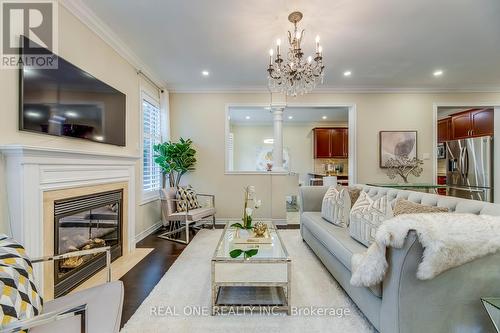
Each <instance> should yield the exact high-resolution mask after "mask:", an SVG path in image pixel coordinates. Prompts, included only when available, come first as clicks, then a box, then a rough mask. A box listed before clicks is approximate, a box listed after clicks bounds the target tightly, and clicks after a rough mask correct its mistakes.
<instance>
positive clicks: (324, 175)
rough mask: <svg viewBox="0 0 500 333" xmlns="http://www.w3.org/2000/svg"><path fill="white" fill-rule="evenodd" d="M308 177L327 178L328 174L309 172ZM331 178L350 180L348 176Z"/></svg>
mask: <svg viewBox="0 0 500 333" xmlns="http://www.w3.org/2000/svg"><path fill="white" fill-rule="evenodd" d="M308 175H309V176H312V177H315V178H323V177H327V174H326V173H313V172H309V173H308ZM330 176H336V177H337V179H347V178H349V175H347V174H340V175H330Z"/></svg>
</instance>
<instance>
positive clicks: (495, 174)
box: [493, 106, 500, 203]
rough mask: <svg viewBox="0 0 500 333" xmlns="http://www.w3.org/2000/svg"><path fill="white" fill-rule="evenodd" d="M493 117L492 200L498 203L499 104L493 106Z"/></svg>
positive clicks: (499, 187)
mask: <svg viewBox="0 0 500 333" xmlns="http://www.w3.org/2000/svg"><path fill="white" fill-rule="evenodd" d="M494 117H495V127H494V137H493V149H494V151H493V155H494V156H493V157H494V160H493V182H494V189H495V190H494V193H493V200H494V201H495V203H500V140H498V139H497V138H500V106H495V111H494Z"/></svg>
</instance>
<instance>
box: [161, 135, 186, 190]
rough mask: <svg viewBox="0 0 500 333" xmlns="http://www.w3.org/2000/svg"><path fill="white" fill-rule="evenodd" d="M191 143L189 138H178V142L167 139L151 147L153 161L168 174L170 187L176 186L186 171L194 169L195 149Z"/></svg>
mask: <svg viewBox="0 0 500 333" xmlns="http://www.w3.org/2000/svg"><path fill="white" fill-rule="evenodd" d="M192 144H193V141H192V140H191V139H187V140H184V139H183V138H180V139H179V142H172V141H168V142H164V143H160V144H157V145H154V147H153V150H154V152H155V155H154V161H155V163H156V164H158V165H159V166H160V167H161V169H162V172H163V174H164V175H167V176H168V179H169V183H170V186H171V187H177V186H178V185H179V183H180V181H181V178H182V176H183V175H184V174H185V173H186V172H188V171H193V170H195V168H194V166H195V164H196V157H195V155H196V150H195V149H193V147H192Z"/></svg>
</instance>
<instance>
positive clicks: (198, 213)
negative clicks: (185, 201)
mask: <svg viewBox="0 0 500 333" xmlns="http://www.w3.org/2000/svg"><path fill="white" fill-rule="evenodd" d="M214 214H215V208H213V207H203V208H196V209H193V210H189V212H188V213H187V220H188V221H192V222H196V221H200V220H202V219H204V218H206V217H209V216H213V215H214ZM168 220H169V221H185V220H186V212H177V213H174V214H171V215H169V216H168Z"/></svg>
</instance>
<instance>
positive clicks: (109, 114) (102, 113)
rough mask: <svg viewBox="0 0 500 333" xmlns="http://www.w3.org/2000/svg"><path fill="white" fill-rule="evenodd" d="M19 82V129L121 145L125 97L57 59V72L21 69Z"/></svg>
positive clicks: (122, 144) (124, 129)
mask: <svg viewBox="0 0 500 333" xmlns="http://www.w3.org/2000/svg"><path fill="white" fill-rule="evenodd" d="M23 42H26V40H24V41H23ZM30 43H31V41H30ZM22 45H27V44H22ZM46 51H47V52H50V51H48V50H46ZM21 52H22V49H21ZM19 80H20V81H19V82H20V98H19V106H20V112H19V113H20V114H19V129H20V130H22V131H30V132H37V133H44V134H49V135H56V136H64V137H73V138H80V139H86V140H91V141H96V142H102V143H108V144H112V145H117V146H125V131H126V124H125V117H126V108H125V99H126V98H125V94H123V93H121V92H120V91H118V90H116V89H114V88H113V87H111V86H109V85H107V84H106V83H104V82H102V81H100V80H98V79H96V78H95V77H93V76H92V75H90V74H89V73H87V72H85V71H84V70H82V69H80V68H78V67H76V66H75V65H72V64H71V63H69V62H68V61H66V60H64V59H63V58H61V57H58V67H57V69H48V68H47V69H37V68H33V67H30V68H28V67H24V68H21V69H20V75H19Z"/></svg>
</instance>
